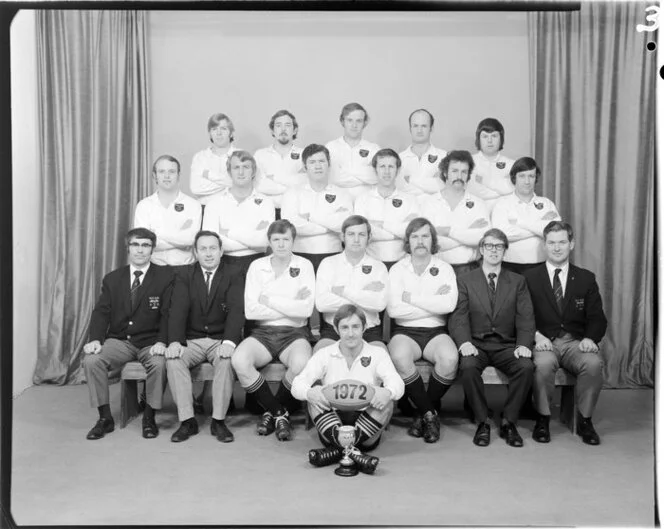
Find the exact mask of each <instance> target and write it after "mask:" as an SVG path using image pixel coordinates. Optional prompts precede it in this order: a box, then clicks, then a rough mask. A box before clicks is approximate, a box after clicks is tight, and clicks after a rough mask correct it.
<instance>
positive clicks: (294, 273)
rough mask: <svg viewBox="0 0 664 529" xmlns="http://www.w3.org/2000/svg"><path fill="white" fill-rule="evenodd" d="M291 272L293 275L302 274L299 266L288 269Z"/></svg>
mask: <svg viewBox="0 0 664 529" xmlns="http://www.w3.org/2000/svg"><path fill="white" fill-rule="evenodd" d="M288 271H289V272H290V276H291V277H297V276H299V275H300V269H299V268H293V267H292V266H291V267H290V268H289V269H288Z"/></svg>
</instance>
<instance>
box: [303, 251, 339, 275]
mask: <svg viewBox="0 0 664 529" xmlns="http://www.w3.org/2000/svg"><path fill="white" fill-rule="evenodd" d="M293 253H294V254H295V255H299V256H300V257H304V258H305V259H307V260H308V261H309V262H310V263H311V264H312V265H313V266H314V273H316V272H318V267H319V266H320V264H321V262H322V261H323V259H325V258H326V257H331V256H333V255H337V254H338V253H339V252H334V253H302V252H293Z"/></svg>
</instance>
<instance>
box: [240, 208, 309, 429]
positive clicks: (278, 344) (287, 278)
mask: <svg viewBox="0 0 664 529" xmlns="http://www.w3.org/2000/svg"><path fill="white" fill-rule="evenodd" d="M267 233H268V240H269V242H270V248H271V250H272V253H271V255H268V256H266V257H262V258H260V259H257V260H256V261H254V262H252V263H251V265H250V266H249V270H248V271H247V279H246V282H245V289H244V311H245V316H246V318H247V319H248V320H255V321H256V323H257V325H256V326H255V327H254V328H253V329H252V331H251V334H250V335H249V336H248V337H247V338H245V339H244V340H243V341H242V342H241V343H240V345H238V346H237V349H236V350H235V353H234V354H233V356H232V357H231V363H232V366H233V369H235V373H236V374H237V378H238V380H239V381H240V384H241V385H242V387H243V388H244V389H245V390H246V391H247V393H250V394H253V396H254V397H255V398H256V400H257V401H258V403H259V404H260V405H261V406H262V407H263V408H264V409H265V413H264V414H263V416H262V418H261V419H260V421H259V423H258V425H257V428H256V431H257V432H258V434H259V435H269V434H271V433H272V432H275V435H276V437H277V439H279V440H280V441H288V440H290V439H291V438H292V434H293V430H292V427H291V424H290V421H289V419H288V411H287V408H288V406H289V404H290V403H291V402H292V399H293V396H292V395H291V392H290V390H291V384H292V382H293V379H294V378H295V376H296V375H297V374H298V373H299V372H300V371H302V369H303V368H304V366H305V365H306V363H307V361H308V360H309V358H311V345H310V339H311V333H310V332H309V328H308V327H307V318H309V316H310V315H311V312H312V311H313V308H314V296H315V288H316V285H315V283H316V278H315V275H314V269H313V266H312V265H311V263H310V262H309V261H308V260H307V259H305V258H303V257H300V256H298V255H294V254H293V241H294V240H295V237H296V235H297V230H296V229H295V226H293V224H291V223H290V222H289V221H288V220H285V219H282V220H277V221H275V222H273V223H272V224H270V227H269V228H268V231H267ZM277 359H278V360H279V361H280V362H281V363H283V364H284V365H285V366H286V368H287V371H286V374H285V375H284V378H283V380H282V381H281V384H280V385H279V389H278V390H277V393H276V395H274V394H273V393H272V391H271V390H270V386H269V385H268V382H267V381H266V380H265V378H263V376H262V375H261V374H260V373H259V371H258V369H260V368H261V367H263V366H265V365H267V364H269V363H270V362H271V361H273V360H277Z"/></svg>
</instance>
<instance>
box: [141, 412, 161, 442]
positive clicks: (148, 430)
mask: <svg viewBox="0 0 664 529" xmlns="http://www.w3.org/2000/svg"><path fill="white" fill-rule="evenodd" d="M158 435H159V428H157V423H156V422H155V420H154V417H152V418H150V419H146V418H145V417H143V437H144V438H145V439H154V438H155V437H157V436H158Z"/></svg>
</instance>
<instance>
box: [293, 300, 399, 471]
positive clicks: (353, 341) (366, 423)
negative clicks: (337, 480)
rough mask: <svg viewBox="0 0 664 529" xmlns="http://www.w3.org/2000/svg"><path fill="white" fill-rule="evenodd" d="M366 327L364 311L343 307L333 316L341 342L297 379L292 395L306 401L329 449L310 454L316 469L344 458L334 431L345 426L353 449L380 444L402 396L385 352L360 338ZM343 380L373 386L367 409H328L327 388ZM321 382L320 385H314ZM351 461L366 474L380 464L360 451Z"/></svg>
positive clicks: (315, 357) (318, 353) (317, 357)
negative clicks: (353, 429)
mask: <svg viewBox="0 0 664 529" xmlns="http://www.w3.org/2000/svg"><path fill="white" fill-rule="evenodd" d="M366 325H367V320H366V316H365V315H364V312H363V311H362V309H360V308H358V307H356V306H355V305H350V304H349V305H342V306H341V307H340V308H339V310H337V312H336V314H335V315H334V328H335V330H336V331H337V333H338V334H339V341H337V342H334V343H332V344H331V345H328V346H327V347H323V348H322V349H319V350H318V351H316V353H315V354H314V355H313V356H312V357H311V360H309V362H307V365H306V366H305V368H304V369H303V370H302V372H301V373H300V374H299V375H298V376H297V377H295V379H294V380H293V388H292V392H293V396H294V397H295V398H297V399H299V400H306V401H308V403H309V404H308V406H309V414H310V415H311V417H313V419H314V424H315V425H316V428H317V429H318V435H319V437H320V439H321V441H322V442H323V444H324V445H326V447H327V448H324V449H319V450H312V451H311V452H310V454H309V461H310V462H311V463H312V464H313V465H315V466H323V465H328V464H332V463H335V462H337V461H339V459H341V456H342V452H343V450H342V449H341V448H340V446H339V444H338V442H337V436H336V432H337V430H338V428H339V427H340V426H342V424H347V425H354V426H355V427H356V437H355V439H356V442H355V445H356V446H357V447H358V448H361V449H362V450H372V449H373V448H375V447H376V446H378V443H379V442H380V437H381V434H382V432H383V429H384V428H385V426H386V425H387V424H388V422H389V421H390V417H391V416H392V409H393V401H396V400H398V399H399V398H401V396H402V395H403V390H404V385H403V380H401V377H400V376H399V374H398V373H397V372H396V369H394V365H393V364H392V361H391V360H390V357H389V355H388V354H387V352H386V351H385V349H383V348H382V347H378V346H374V345H371V344H368V343H367V342H365V341H364V340H363V339H362V334H363V332H364V330H365V328H366ZM344 379H353V380H358V381H360V382H363V383H365V384H369V385H371V386H373V387H374V389H375V394H374V396H373V398H372V399H371V401H370V403H369V406H368V407H367V408H366V409H365V410H364V411H361V412H353V411H350V412H342V411H338V410H336V409H332V408H331V407H330V403H329V401H328V400H327V398H325V395H324V394H323V387H324V386H326V385H328V384H332V383H334V382H337V381H339V380H344ZM318 380H320V381H321V382H322V386H320V385H314V383H315V382H316V381H318ZM381 384H382V387H381ZM351 459H355V462H356V463H358V466H359V467H360V469H361V470H364V471H365V472H373V469H375V465H376V464H377V463H378V461H377V459H373V458H368V457H366V456H364V454H361V453H359V452H355V453H354V454H353V455H351ZM372 462H373V463H372Z"/></svg>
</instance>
